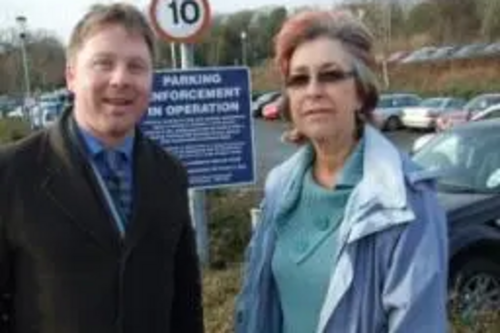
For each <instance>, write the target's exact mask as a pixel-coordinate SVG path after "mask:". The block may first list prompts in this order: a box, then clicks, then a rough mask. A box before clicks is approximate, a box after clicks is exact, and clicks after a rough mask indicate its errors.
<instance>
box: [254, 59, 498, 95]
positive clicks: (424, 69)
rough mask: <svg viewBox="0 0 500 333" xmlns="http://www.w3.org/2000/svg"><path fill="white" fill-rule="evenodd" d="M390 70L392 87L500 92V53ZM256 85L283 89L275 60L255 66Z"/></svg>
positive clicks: (427, 92)
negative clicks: (488, 56) (495, 55)
mask: <svg viewBox="0 0 500 333" xmlns="http://www.w3.org/2000/svg"><path fill="white" fill-rule="evenodd" d="M388 71H389V78H390V87H389V90H391V91H413V92H417V93H420V94H423V95H438V94H451V95H456V96H462V97H466V98H470V97H471V96H473V95H476V94H479V93H483V92H494V91H497V92H500V56H499V57H491V58H483V59H474V60H468V59H463V60H448V61H434V62H429V63H414V64H397V65H390V66H389V67H388ZM380 74H381V73H380ZM252 85H253V88H254V90H259V91H263V90H276V89H280V87H281V78H280V75H279V73H278V71H277V70H276V68H275V67H274V66H273V63H272V62H267V63H266V64H264V65H262V66H260V67H254V68H252Z"/></svg>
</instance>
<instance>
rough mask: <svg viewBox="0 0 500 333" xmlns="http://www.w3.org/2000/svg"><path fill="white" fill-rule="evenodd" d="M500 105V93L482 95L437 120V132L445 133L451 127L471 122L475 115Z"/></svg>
mask: <svg viewBox="0 0 500 333" xmlns="http://www.w3.org/2000/svg"><path fill="white" fill-rule="evenodd" d="M495 104H500V93H497V94H482V95H479V96H476V97H474V98H473V99H471V100H470V101H469V102H468V103H467V104H465V105H464V107H463V108H461V109H457V110H455V111H451V112H447V113H445V114H442V115H441V116H439V117H438V119H436V130H438V131H444V130H446V129H448V128H450V127H453V126H456V125H458V124H461V123H465V122H467V121H469V120H470V119H471V118H472V117H474V115H475V114H478V113H479V112H481V111H484V110H486V109H487V108H488V107H490V106H492V105H495Z"/></svg>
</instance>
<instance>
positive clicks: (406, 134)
mask: <svg viewBox="0 0 500 333" xmlns="http://www.w3.org/2000/svg"><path fill="white" fill-rule="evenodd" d="M286 127H287V124H286V123H285V122H283V121H279V120H278V121H266V120H263V119H260V118H259V119H254V136H255V146H256V147H255V152H256V159H257V161H256V167H257V184H256V186H257V187H258V188H261V187H262V184H263V182H264V180H265V178H266V176H267V173H268V172H269V171H270V170H271V169H272V168H273V167H274V166H275V165H277V164H279V163H281V162H282V161H284V160H285V159H286V158H287V157H289V156H290V155H292V154H293V153H294V152H295V151H296V149H297V147H296V146H294V145H292V144H289V143H284V142H282V141H281V135H282V133H283V131H284V130H285V129H286ZM384 134H385V135H386V136H387V137H388V138H389V139H390V140H391V141H392V142H394V143H395V144H396V146H398V147H399V148H400V149H401V150H403V151H409V150H410V149H411V147H412V145H413V142H414V141H415V140H416V139H417V138H419V137H420V136H422V135H424V134H425V133H423V132H416V131H410V130H399V131H395V132H385V133H384Z"/></svg>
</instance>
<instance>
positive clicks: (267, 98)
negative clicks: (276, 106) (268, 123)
mask: <svg viewBox="0 0 500 333" xmlns="http://www.w3.org/2000/svg"><path fill="white" fill-rule="evenodd" d="M280 95H281V93H280V92H279V91H270V92H267V93H264V94H262V95H260V96H259V97H258V98H257V99H255V101H252V116H253V117H254V118H259V117H262V109H263V108H264V106H266V105H267V104H269V103H271V102H273V101H275V100H276V99H277V98H278V97H280Z"/></svg>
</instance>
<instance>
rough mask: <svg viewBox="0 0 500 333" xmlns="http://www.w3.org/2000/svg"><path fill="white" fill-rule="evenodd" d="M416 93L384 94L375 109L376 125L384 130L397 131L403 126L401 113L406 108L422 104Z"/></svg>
mask: <svg viewBox="0 0 500 333" xmlns="http://www.w3.org/2000/svg"><path fill="white" fill-rule="evenodd" d="M421 101H422V99H421V98H420V97H418V96H417V95H415V94H403V93H400V94H382V95H381V96H380V98H379V102H378V104H377V107H376V108H375V110H374V111H373V120H374V122H375V125H376V126H377V127H379V128H381V129H383V130H387V131H395V130H397V129H399V128H401V127H402V126H403V123H402V121H401V113H402V111H403V109H404V108H406V107H409V106H415V105H418V104H420V103H421Z"/></svg>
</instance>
